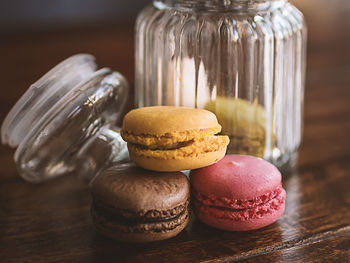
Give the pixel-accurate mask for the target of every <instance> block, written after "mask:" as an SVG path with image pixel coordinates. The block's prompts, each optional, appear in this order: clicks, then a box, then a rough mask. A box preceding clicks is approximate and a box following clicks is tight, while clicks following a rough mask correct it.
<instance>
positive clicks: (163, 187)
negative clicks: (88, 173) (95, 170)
mask: <svg viewBox="0 0 350 263" xmlns="http://www.w3.org/2000/svg"><path fill="white" fill-rule="evenodd" d="M91 191H92V194H93V197H94V198H96V199H98V200H100V201H101V202H104V203H106V204H107V205H110V206H112V207H114V208H116V209H126V210H129V211H131V212H139V211H148V210H168V209H172V208H174V207H177V206H179V205H181V204H184V203H186V201H187V200H188V198H189V196H190V184H189V181H188V179H187V177H186V176H185V175H184V174H183V173H181V172H175V173H167V174H164V173H158V172H152V171H147V170H144V169H142V168H140V167H137V166H136V165H135V164H131V163H128V164H123V165H118V166H112V167H110V168H108V169H106V170H105V171H103V172H102V173H101V174H99V175H97V176H96V177H95V178H94V180H93V181H92V182H91Z"/></svg>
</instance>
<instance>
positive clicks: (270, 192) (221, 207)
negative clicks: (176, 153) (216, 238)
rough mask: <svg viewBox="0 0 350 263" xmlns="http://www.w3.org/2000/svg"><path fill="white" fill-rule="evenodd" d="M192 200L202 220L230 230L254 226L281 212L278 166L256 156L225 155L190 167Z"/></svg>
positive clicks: (282, 195)
mask: <svg viewBox="0 0 350 263" xmlns="http://www.w3.org/2000/svg"><path fill="white" fill-rule="evenodd" d="M190 178H191V184H192V196H193V198H192V200H194V202H193V203H194V210H195V214H196V215H197V217H198V218H199V220H201V221H202V222H203V223H205V224H208V225H210V226H213V227H216V228H219V229H223V230H230V231H247V230H253V229H258V228H261V227H264V226H267V225H270V224H272V223H273V222H275V221H276V220H277V219H278V218H279V217H280V216H281V215H282V213H283V211H284V207H285V198H286V192H285V190H284V189H283V188H282V183H281V174H280V172H279V171H278V169H277V168H276V167H275V166H273V165H272V164H270V163H269V162H267V161H264V160H262V159H260V158H256V157H252V156H245V155H226V156H225V157H224V158H223V159H222V160H221V161H219V162H217V163H216V164H213V165H210V166H207V167H204V168H201V169H197V170H192V171H191V174H190Z"/></svg>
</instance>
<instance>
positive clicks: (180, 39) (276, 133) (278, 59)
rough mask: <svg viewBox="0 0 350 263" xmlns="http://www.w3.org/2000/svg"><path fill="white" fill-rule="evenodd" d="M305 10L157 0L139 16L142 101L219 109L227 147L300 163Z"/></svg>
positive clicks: (214, 0)
mask: <svg viewBox="0 0 350 263" xmlns="http://www.w3.org/2000/svg"><path fill="white" fill-rule="evenodd" d="M305 58H306V26H305V22H304V18H303V15H302V14H301V12H300V11H298V10H297V8H295V7H294V6H293V5H292V4H290V3H289V2H288V1H286V0H196V1H193V0H157V1H153V3H152V4H151V5H149V6H148V7H147V8H145V9H144V10H143V11H142V12H141V13H140V14H139V16H138V19H137V23H136V68H135V74H136V76H135V85H136V99H135V103H136V105H137V106H138V107H143V106H150V105H175V106H188V107H199V108H206V109H209V110H211V111H213V112H214V113H215V114H216V115H217V117H218V120H219V122H220V124H221V125H222V126H223V130H222V133H223V134H226V135H229V137H230V140H231V142H230V145H229V147H228V153H239V154H250V155H255V156H258V157H263V158H264V159H266V160H269V161H271V162H272V163H274V164H276V165H277V166H278V167H280V168H281V167H282V166H284V165H286V167H287V168H288V167H290V166H292V165H293V164H294V162H295V159H296V156H297V150H298V147H299V145H300V142H301V137H302V124H303V101H304V81H305Z"/></svg>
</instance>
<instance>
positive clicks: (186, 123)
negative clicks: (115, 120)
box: [121, 106, 229, 172]
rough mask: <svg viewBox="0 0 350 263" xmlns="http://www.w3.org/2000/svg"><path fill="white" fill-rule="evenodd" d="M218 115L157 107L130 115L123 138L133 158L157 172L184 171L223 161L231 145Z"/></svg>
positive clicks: (190, 109) (184, 108) (194, 110)
mask: <svg viewBox="0 0 350 263" xmlns="http://www.w3.org/2000/svg"><path fill="white" fill-rule="evenodd" d="M220 131H221V126H220V125H219V123H218V121H217V118H216V116H215V114H213V113H211V112H210V111H207V110H203V109H193V108H186V107H172V106H154V107H144V108H138V109H135V110H132V111H130V112H129V113H127V114H126V115H125V117H124V120H123V126H122V130H121V135H122V137H123V139H124V140H125V141H126V142H127V143H128V149H129V154H130V158H131V160H132V161H134V162H135V163H136V164H137V165H139V166H140V167H143V168H145V169H149V170H154V171H164V172H172V171H181V170H187V169H197V168H200V167H204V166H208V165H210V164H213V163H215V162H217V161H219V160H220V159H222V158H223V157H224V155H225V153H226V147H227V145H228V143H229V138H228V137H227V136H215V134H217V133H218V132H220Z"/></svg>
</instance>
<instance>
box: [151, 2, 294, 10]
mask: <svg viewBox="0 0 350 263" xmlns="http://www.w3.org/2000/svg"><path fill="white" fill-rule="evenodd" d="M286 2H288V0H154V1H153V4H154V6H156V7H157V8H158V9H167V8H175V9H180V10H182V11H196V12H198V11H208V12H215V11H220V12H222V11H245V10H265V9H268V8H270V6H271V5H272V4H273V5H283V4H284V3H286Z"/></svg>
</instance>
